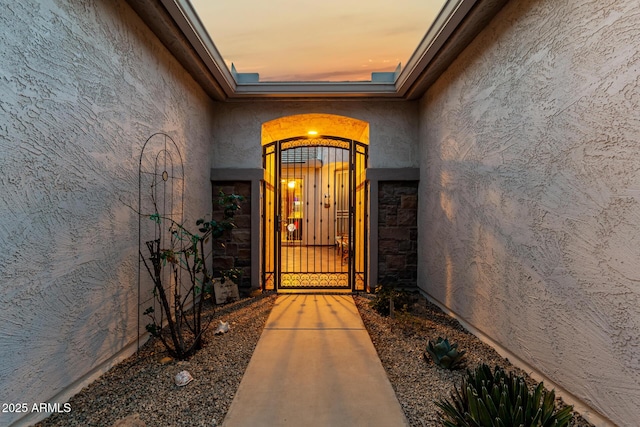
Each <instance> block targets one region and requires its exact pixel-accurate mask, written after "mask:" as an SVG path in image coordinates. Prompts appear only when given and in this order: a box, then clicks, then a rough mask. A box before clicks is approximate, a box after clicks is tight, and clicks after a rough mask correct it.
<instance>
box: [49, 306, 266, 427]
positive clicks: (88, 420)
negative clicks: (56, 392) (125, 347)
mask: <svg viewBox="0 0 640 427" xmlns="http://www.w3.org/2000/svg"><path fill="white" fill-rule="evenodd" d="M274 302H275V295H270V296H259V297H255V298H245V299H242V300H240V301H238V302H234V303H231V304H227V305H225V306H223V307H222V308H216V309H215V311H214V324H213V328H210V330H209V331H208V334H207V336H206V344H205V347H204V348H203V349H202V350H200V351H198V352H197V353H196V354H195V355H194V356H193V357H192V358H191V359H190V360H189V361H186V362H177V361H172V362H169V363H167V364H162V363H160V360H161V359H163V358H164V357H166V356H167V354H166V352H165V350H164V348H163V347H162V345H161V344H160V343H159V342H158V341H157V340H150V341H149V342H147V343H146V344H145V345H144V346H143V347H142V348H141V351H140V354H139V355H133V356H131V357H130V358H128V359H126V360H125V361H123V362H121V363H120V364H118V365H117V366H114V367H113V368H112V369H111V370H109V371H108V372H107V373H106V374H104V375H103V376H102V377H100V378H99V379H98V380H96V381H95V382H93V383H92V384H90V385H89V386H88V387H86V388H84V389H83V390H82V391H81V392H80V393H78V394H77V395H75V396H74V397H73V398H72V399H71V400H70V403H71V408H72V410H71V412H70V413H68V414H54V415H52V416H50V417H49V418H47V419H46V420H44V421H43V422H41V423H39V424H37V426H42V427H45V426H64V427H67V426H83V427H90V426H96V427H109V426H112V425H114V423H116V421H118V420H121V419H123V418H126V417H132V416H134V415H136V414H138V415H139V419H140V420H141V421H143V422H144V424H146V426H147V427H163V426H167V427H174V426H176V427H178V426H189V427H196V426H206V427H212V426H217V425H220V424H221V423H222V419H223V418H224V416H225V414H226V413H227V410H228V409H229V406H230V405H231V401H232V400H233V396H234V395H235V393H236V390H237V389H238V386H239V385H240V380H241V379H242V375H243V374H244V371H245V369H246V367H247V365H248V364H249V359H251V355H252V354H253V350H254V349H255V346H256V344H257V343H258V339H259V338H260V334H262V329H263V328H264V325H265V323H266V321H267V317H268V316H269V313H270V312H271V308H272V307H273V303H274ZM219 320H222V321H224V322H228V323H229V325H230V330H229V332H227V333H226V334H224V335H214V334H213V332H214V330H215V324H217V323H218V321H219ZM182 370H187V371H189V373H190V374H191V375H192V376H193V378H194V380H193V381H192V382H191V383H190V384H188V385H186V386H184V387H178V386H176V385H175V383H174V378H175V375H176V374H177V373H178V372H180V371H182ZM128 425H139V424H136V423H135V422H131V423H129V424H128Z"/></svg>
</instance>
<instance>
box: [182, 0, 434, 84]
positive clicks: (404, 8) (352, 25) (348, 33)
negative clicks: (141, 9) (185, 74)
mask: <svg viewBox="0 0 640 427" xmlns="http://www.w3.org/2000/svg"><path fill="white" fill-rule="evenodd" d="M445 2H446V0H406V1H397V2H391V1H388V0H369V1H367V2H363V1H355V0H343V1H338V0H323V1H317V0H316V1H310V0H272V1H263V0H228V1H211V0H191V4H192V5H193V7H194V9H195V10H196V12H197V13H198V15H199V17H200V20H201V21H202V23H203V24H204V26H205V28H206V29H207V31H208V33H209V35H210V37H211V39H212V40H213V42H214V44H215V45H216V47H217V48H218V50H219V51H220V53H221V55H222V56H223V58H224V60H225V62H226V64H227V66H228V67H229V68H230V66H231V63H234V65H235V67H236V69H237V70H238V72H240V73H259V74H260V81H263V82H266V81H368V80H370V79H371V72H381V71H394V70H395V69H396V67H397V66H398V64H399V63H401V64H402V66H404V65H405V64H406V62H407V60H408V59H409V58H410V57H411V54H412V53H413V51H414V50H415V49H416V47H417V46H418V44H419V43H420V41H421V40H422V38H423V36H424V35H425V33H426V31H427V30H428V29H429V26H430V25H431V23H432V22H433V20H434V19H435V17H436V16H437V15H438V13H439V11H440V10H441V9H442V6H443V5H444V3H445Z"/></svg>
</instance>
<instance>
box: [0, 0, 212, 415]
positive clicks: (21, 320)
mask: <svg viewBox="0 0 640 427" xmlns="http://www.w3.org/2000/svg"><path fill="white" fill-rule="evenodd" d="M0 28H2V30H1V31H0V46H1V47H2V48H1V49H0V94H1V96H0V171H1V173H0V189H1V190H0V249H1V250H0V324H1V325H2V327H1V328H0V402H7V403H9V402H13V403H16V402H25V403H28V404H32V403H35V402H50V403H54V402H58V403H60V402H64V401H66V399H68V398H69V396H70V395H71V394H72V393H73V392H75V391H77V390H79V389H80V388H81V387H82V386H83V385H85V384H86V383H87V382H88V381H90V380H91V379H92V378H95V376H96V375H98V374H99V373H100V372H102V371H103V370H104V369H106V368H108V366H109V365H110V364H111V363H114V362H115V361H117V359H119V358H121V357H124V356H126V355H128V354H130V353H131V352H132V351H135V349H136V340H137V336H138V324H137V305H138V289H137V272H138V216H137V215H136V214H135V212H134V211H133V210H132V209H131V208H129V207H128V206H127V205H131V206H134V207H135V206H136V205H137V202H138V159H139V156H140V151H141V149H142V146H143V144H144V142H145V140H146V139H147V138H148V137H149V136H151V135H152V134H154V133H156V132H159V131H163V132H166V133H167V134H169V135H170V136H171V137H172V138H173V139H174V140H175V141H176V143H177V144H178V145H179V148H180V151H181V152H182V155H183V159H184V165H185V183H186V186H185V194H184V203H185V205H184V207H185V217H186V220H187V223H190V222H191V221H193V220H195V219H197V217H198V216H199V215H202V212H209V211H210V209H211V182H210V180H209V179H208V178H209V171H210V165H211V147H210V141H211V134H212V133H213V132H212V129H211V117H212V116H213V113H214V110H215V107H214V103H213V102H212V101H211V100H210V99H209V98H208V97H207V95H206V94H205V93H204V92H203V90H202V89H201V88H200V87H199V86H198V85H197V84H196V83H195V82H194V80H193V79H192V78H191V77H190V76H189V75H188V74H187V73H186V71H185V70H184V69H183V68H182V66H181V65H180V64H179V63H178V62H177V61H176V60H175V59H174V58H173V56H171V55H170V54H169V53H168V51H167V50H166V49H165V48H164V46H163V45H162V44H161V43H160V42H159V41H158V39H157V38H156V37H155V36H154V35H153V33H151V31H149V30H148V28H147V27H146V26H145V25H144V23H143V22H142V21H141V20H140V18H139V17H138V15H136V14H135V13H134V12H133V10H131V8H130V7H129V6H128V5H127V3H125V2H124V1H122V0H110V1H98V0H59V1H36V0H25V1H19V2H12V1H5V2H2V12H1V13H0ZM143 274H145V273H144V272H143ZM141 326H142V325H141ZM142 327H143V326H142ZM24 415H25V414H19V413H0V425H2V426H6V425H10V424H13V423H18V424H20V423H33V422H34V418H36V417H38V416H44V415H45V414H40V415H39V414H32V415H29V416H27V417H26V418H25V419H22V420H19V418H20V417H21V416H24Z"/></svg>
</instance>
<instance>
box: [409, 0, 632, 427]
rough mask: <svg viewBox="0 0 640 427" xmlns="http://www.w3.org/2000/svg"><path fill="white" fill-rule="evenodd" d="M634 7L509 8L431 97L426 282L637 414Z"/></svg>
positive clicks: (505, 341) (425, 180) (565, 381)
mask: <svg viewBox="0 0 640 427" xmlns="http://www.w3.org/2000/svg"><path fill="white" fill-rule="evenodd" d="M639 52H640V8H638V3H637V0H616V1H612V0H608V1H602V0H563V1H558V0H536V1H534V0H523V1H512V2H510V3H509V4H507V5H506V7H505V8H504V9H503V10H502V11H501V12H500V13H499V14H498V16H497V17H496V18H495V19H494V20H493V21H492V23H491V25H490V26H489V27H488V28H487V29H485V30H484V31H483V32H482V33H481V34H480V35H479V37H478V38H476V39H475V40H474V42H473V43H472V44H471V45H470V46H469V47H468V48H467V49H466V50H465V51H464V52H463V53H462V55H461V56H460V57H458V59H457V60H456V61H455V62H454V63H453V64H452V66H451V67H450V68H449V69H448V70H447V72H446V73H445V74H444V75H443V76H442V77H441V78H440V79H439V80H438V81H437V83H436V84H435V85H434V86H432V87H431V89H430V90H429V91H428V93H427V95H426V96H425V97H424V98H423V100H422V102H421V110H420V117H421V127H420V158H421V166H422V167H421V184H420V185H421V192H420V197H419V200H420V202H419V210H420V224H419V226H420V232H419V242H420V245H419V257H420V260H421V263H420V267H419V284H420V286H422V287H423V288H424V289H425V290H426V291H427V292H428V293H429V294H430V295H432V296H433V297H434V298H435V299H437V300H438V301H440V302H441V303H442V304H444V305H446V306H447V307H448V308H450V309H451V310H453V311H454V312H456V313H457V314H458V315H460V316H461V317H462V318H463V319H464V320H466V321H467V322H468V323H469V324H471V325H473V326H474V327H476V328H477V329H479V330H480V331H482V332H483V333H484V334H486V335H487V336H489V337H490V338H491V339H493V340H494V341H495V342H497V343H498V344H500V345H501V346H503V347H505V348H506V349H508V350H510V351H511V352H512V353H514V354H516V355H517V356H518V357H519V358H521V359H522V360H524V361H525V362H527V363H529V364H530V365H532V366H533V367H534V368H536V369H537V370H539V371H540V372H541V373H542V374H544V375H546V376H547V377H548V378H550V379H552V380H554V381H555V382H556V383H557V384H558V385H560V386H561V387H563V388H565V389H566V390H568V391H569V392H570V393H573V394H574V395H575V396H576V397H577V398H578V399H581V400H582V401H584V402H585V403H587V404H588V405H590V406H591V407H592V408H594V409H595V410H597V411H598V412H600V413H601V414H603V415H604V416H605V417H607V418H609V419H610V420H613V421H614V422H615V423H617V424H619V425H621V426H622V425H624V426H631V425H638V422H639V420H640V419H639V418H638V417H639V416H640V334H639V332H638V331H639V330H640V264H639V262H638V260H639V259H640V150H639V149H638V141H639V140H640V115H639V114H638V112H639V111H640V105H639V104H640V86H639V85H640V53H639Z"/></svg>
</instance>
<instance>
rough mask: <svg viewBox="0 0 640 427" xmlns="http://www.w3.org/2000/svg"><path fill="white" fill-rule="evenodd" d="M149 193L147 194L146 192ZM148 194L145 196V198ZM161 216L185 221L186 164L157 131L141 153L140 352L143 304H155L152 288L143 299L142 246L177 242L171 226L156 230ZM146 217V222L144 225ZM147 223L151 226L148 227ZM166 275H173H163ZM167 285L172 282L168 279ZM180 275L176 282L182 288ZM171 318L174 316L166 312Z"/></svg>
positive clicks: (177, 149)
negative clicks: (152, 217)
mask: <svg viewBox="0 0 640 427" xmlns="http://www.w3.org/2000/svg"><path fill="white" fill-rule="evenodd" d="M147 192H148V193H147ZM143 193H146V196H144V195H143ZM152 214H158V215H159V216H160V217H162V218H170V219H172V220H173V221H174V222H175V223H178V224H182V223H183V220H184V165H183V161H182V155H181V153H180V149H179V148H178V145H177V144H176V143H175V141H174V140H173V139H172V138H171V137H170V136H169V135H167V134H166V133H162V132H158V133H154V134H153V135H151V136H150V137H149V138H147V140H146V141H145V143H144V145H143V146H142V150H141V152H140V162H139V169H138V310H137V315H138V351H139V350H140V334H141V330H140V323H141V319H140V316H141V314H140V313H141V310H140V308H141V307H142V305H147V304H150V303H151V302H153V305H154V306H155V304H156V301H155V298H154V297H153V288H151V289H148V291H149V292H148V295H149V298H147V299H144V298H143V292H144V291H145V290H146V289H143V283H142V273H141V272H142V268H143V252H142V251H143V244H145V243H144V242H147V241H149V240H156V239H160V245H161V247H164V245H165V243H166V242H167V241H168V242H169V243H170V245H171V244H173V243H174V241H173V239H175V236H174V234H173V233H171V230H170V229H169V228H168V227H160V228H158V227H156V226H155V223H153V221H151V220H149V216H150V215H152ZM143 217H145V218H146V219H147V221H146V222H145V223H143V219H144V218H143ZM145 224H148V225H149V227H145ZM163 274H166V275H167V276H169V275H170V272H168V271H167V272H163ZM166 279H167V280H166V281H164V283H172V282H171V278H170V277H166ZM180 282H181V280H180V276H178V277H177V283H176V281H175V280H174V281H173V283H172V286H174V287H175V286H180ZM167 315H171V313H167Z"/></svg>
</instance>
